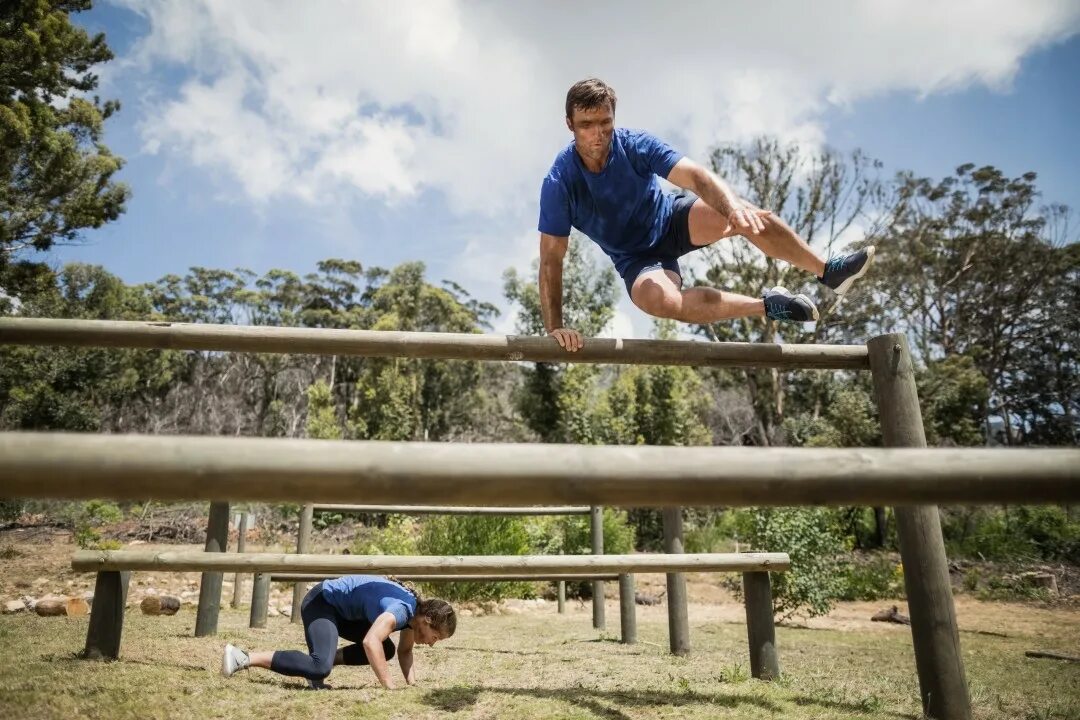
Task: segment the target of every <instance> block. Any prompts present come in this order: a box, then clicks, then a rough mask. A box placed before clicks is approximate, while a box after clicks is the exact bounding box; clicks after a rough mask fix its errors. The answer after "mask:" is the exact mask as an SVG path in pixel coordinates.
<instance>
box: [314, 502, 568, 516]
mask: <svg viewBox="0 0 1080 720" xmlns="http://www.w3.org/2000/svg"><path fill="white" fill-rule="evenodd" d="M315 512H336V513H342V514H349V513H357V514H360V513H386V514H391V515H392V514H397V515H588V514H589V508H588V507H585V506H576V505H573V506H571V505H547V506H535V507H470V506H468V505H460V506H458V505H320V504H316V505H315Z"/></svg>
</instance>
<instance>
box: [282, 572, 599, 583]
mask: <svg viewBox="0 0 1080 720" xmlns="http://www.w3.org/2000/svg"><path fill="white" fill-rule="evenodd" d="M336 577H338V576H337V575H328V574H326V573H320V574H311V573H307V574H303V573H300V574H298V573H284V574H278V573H274V574H272V575H271V576H270V581H271V582H280V583H304V582H322V581H323V580H329V579H331V578H336ZM619 577H620V576H619V575H615V574H611V573H608V574H606V575H597V574H595V573H562V574H559V573H554V574H550V575H521V574H517V575H510V574H502V575H411V574H409V575H394V579H395V580H404V581H406V582H426V583H444V582H555V581H557V580H562V581H565V582H586V581H590V580H608V581H612V582H614V581H615V580H618V579H619Z"/></svg>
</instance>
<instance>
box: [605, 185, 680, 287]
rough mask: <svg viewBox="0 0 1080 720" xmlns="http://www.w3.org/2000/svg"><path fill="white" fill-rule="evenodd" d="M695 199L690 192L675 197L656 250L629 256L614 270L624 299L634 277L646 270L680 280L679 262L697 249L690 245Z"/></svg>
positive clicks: (635, 278)
mask: <svg viewBox="0 0 1080 720" xmlns="http://www.w3.org/2000/svg"><path fill="white" fill-rule="evenodd" d="M697 199H698V198H697V195H695V194H694V193H692V192H689V191H683V192H680V193H679V194H677V195H676V196H675V203H674V206H673V207H672V208H671V218H670V219H669V220H668V224H667V227H666V228H664V233H663V235H661V236H660V242H658V243H657V245H656V247H654V248H651V249H650V250H649V251H648V252H647V253H643V254H641V255H635V256H632V257H631V258H630V259H629V260H627V261H623V262H620V263H619V264H618V265H617V266H616V269H617V270H618V271H619V275H621V276H622V279H623V284H624V285H626V294H627V295H629V294H630V288H632V287H633V286H634V281H635V280H637V276H638V275H640V274H641V273H643V272H645V271H647V270H657V269H659V268H663V269H664V270H670V271H672V272H673V273H675V274H676V275H678V276H679V277H680V278H681V277H682V270H680V269H679V258H681V257H682V256H683V255H686V254H687V253H688V252H691V251H693V250H697V249H698V248H697V246H696V245H691V244H690V206H692V205H693V204H694V201H695V200H697Z"/></svg>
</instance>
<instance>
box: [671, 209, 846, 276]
mask: <svg viewBox="0 0 1080 720" xmlns="http://www.w3.org/2000/svg"><path fill="white" fill-rule="evenodd" d="M762 219H763V221H764V223H765V230H764V231H762V232H760V233H758V234H757V235H753V234H746V235H743V237H745V238H746V239H747V240H749V241H750V242H751V243H753V244H754V245H755V246H756V247H757V248H758V249H759V250H761V252H763V253H765V254H766V255H768V256H769V257H771V258H776V259H777V260H784V261H785V262H789V263H791V264H792V265H794V266H795V267H797V268H801V269H803V270H806V271H807V272H809V273H813V275H814V277H817V278H820V277H821V276H822V275H824V274H825V261H824V260H823V259H822V258H821V257H820V256H819V255H818V254H817V253H815V252H814V251H813V250H812V249H811V248H810V246H809V245H807V244H806V241H805V240H803V239H802V238H801V237H799V235H798V233H796V232H795V231H794V230H793V229H792V228H791V226H789V225H788V224H787V223H786V222H784V221H783V220H781V219H780V217H778V216H777V215H773V214H769V215H766V216H764V217H763V218H762ZM688 223H689V227H690V244H691V245H695V246H697V247H704V246H706V245H712V244H713V243H714V242H716V241H717V240H721V239H723V238H729V237H733V236H735V235H740V234H741V233H739V232H738V231H736V229H735V227H734V226H733V225H732V224H731V223H730V222H729V221H728V219H727V218H726V217H724V216H723V215H721V214H720V213H718V212H717V211H716V210H713V209H712V208H711V207H709V206H708V205H706V204H705V201H703V200H701V199H700V198H699V199H697V200H695V201H694V204H693V205H692V206H691V207H690V215H689V217H688Z"/></svg>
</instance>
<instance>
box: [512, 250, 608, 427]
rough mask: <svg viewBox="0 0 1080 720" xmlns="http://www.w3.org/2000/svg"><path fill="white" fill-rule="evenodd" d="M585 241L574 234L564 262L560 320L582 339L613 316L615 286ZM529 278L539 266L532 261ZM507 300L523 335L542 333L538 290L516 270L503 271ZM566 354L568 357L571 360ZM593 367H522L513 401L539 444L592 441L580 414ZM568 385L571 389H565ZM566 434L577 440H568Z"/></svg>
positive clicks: (518, 328) (604, 267) (545, 364)
mask: <svg viewBox="0 0 1080 720" xmlns="http://www.w3.org/2000/svg"><path fill="white" fill-rule="evenodd" d="M587 242H588V241H587V240H586V239H585V238H583V237H581V236H580V235H578V234H576V233H575V235H574V236H573V237H572V238H571V240H570V247H569V249H568V251H567V253H566V259H565V261H564V264H563V298H562V303H563V320H564V324H565V325H566V327H572V328H574V329H576V330H578V331H579V332H581V333H582V334H583V335H585V336H586V337H593V336H596V335H599V334H600V333H601V332H602V331H603V330H604V328H605V327H607V324H608V323H609V322H611V319H612V318H613V317H614V315H615V301H616V299H617V293H618V290H617V288H616V284H615V271H614V269H613V268H612V267H611V266H610V265H604V266H603V267H598V266H597V264H596V260H595V258H594V257H593V255H592V254H591V253H590V252H589V250H588V245H587ZM533 270H534V273H533V275H534V277H535V276H536V273H537V272H538V265H537V264H536V263H533ZM503 281H504V294H505V295H506V299H507V300H509V301H510V302H511V303H514V304H516V305H517V306H518V308H519V310H518V316H517V331H518V332H519V333H521V334H523V335H544V334H545V330H544V320H543V316H542V315H541V312H540V289H539V287H538V285H537V283H536V282H535V281H531V280H530V281H525V280H523V279H522V278H520V277H519V276H518V274H517V271H515V270H514V269H512V268H511V269H509V270H507V271H506V272H505V273H504V274H503ZM572 359H573V358H572V357H567V360H568V361H569V360H572ZM598 372H599V371H598V369H597V367H596V366H594V365H574V366H570V367H567V366H566V365H555V364H552V363H536V364H535V365H534V366H532V367H525V368H523V369H522V374H523V376H524V377H523V383H522V385H521V387H520V389H519V391H518V395H517V398H516V400H515V404H516V405H517V408H518V411H519V412H520V413H521V416H522V417H523V418H524V419H525V423H526V424H527V425H528V426H529V428H530V429H531V430H533V431H534V432H535V433H536V434H537V435H538V436H539V437H540V438H541V440H543V441H544V442H592V441H591V440H589V439H588V437H589V436H591V434H592V430H591V429H587V428H586V426H584V425H583V424H582V423H583V418H582V417H581V416H580V415H579V413H581V412H583V411H585V410H586V409H587V408H588V403H587V399H588V396H589V394H590V393H591V392H592V390H591V388H592V387H593V381H594V379H595V378H596V376H597V373H598ZM566 383H569V384H570V387H564V384H566ZM571 436H574V437H576V438H577V439H572V438H571Z"/></svg>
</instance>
